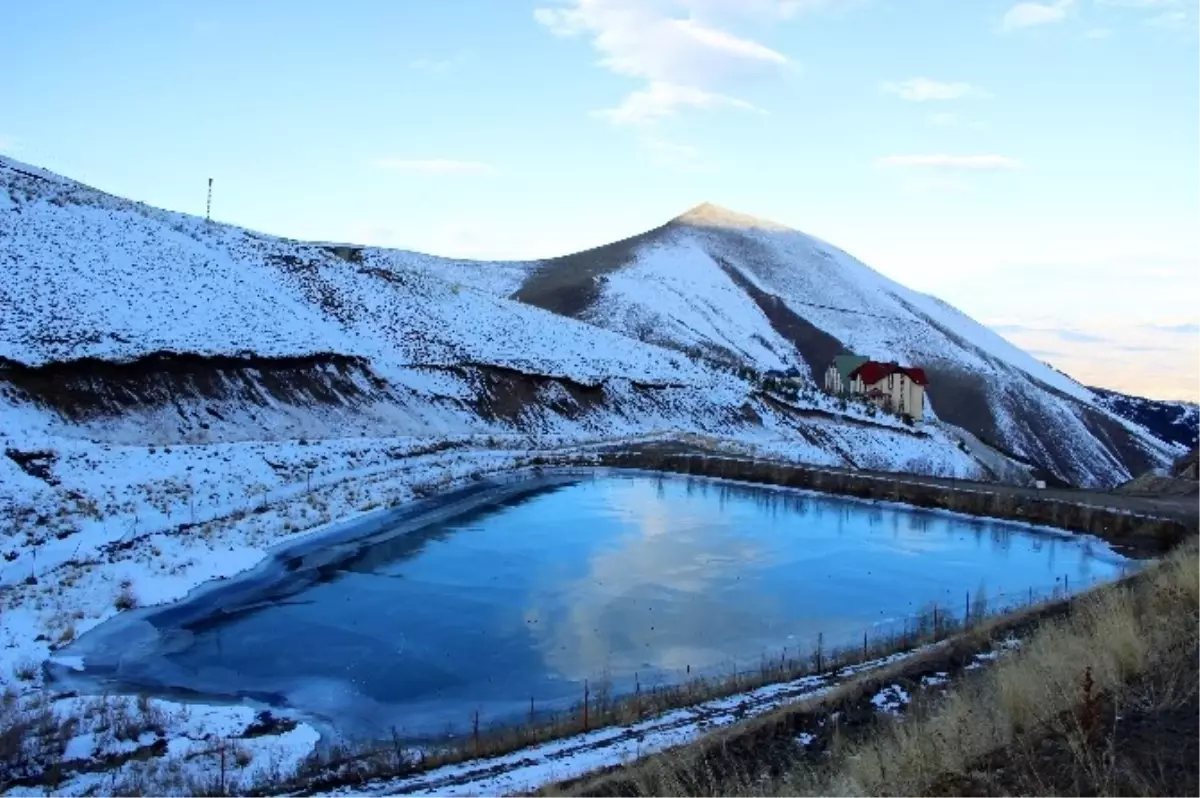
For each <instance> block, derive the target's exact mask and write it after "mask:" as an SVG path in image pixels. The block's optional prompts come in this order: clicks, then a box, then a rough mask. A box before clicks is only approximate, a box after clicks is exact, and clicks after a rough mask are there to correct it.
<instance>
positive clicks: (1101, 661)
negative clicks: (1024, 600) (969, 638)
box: [787, 544, 1200, 795]
mask: <svg viewBox="0 0 1200 798" xmlns="http://www.w3.org/2000/svg"><path fill="white" fill-rule="evenodd" d="M1198 604H1200V581H1198V577H1197V555H1196V547H1195V545H1194V544H1193V545H1190V546H1188V547H1187V548H1186V549H1185V550H1181V551H1179V552H1178V553H1176V554H1175V555H1173V556H1171V557H1170V558H1168V559H1167V560H1166V561H1165V562H1164V563H1162V564H1161V565H1160V566H1158V567H1156V568H1155V569H1154V571H1153V573H1152V574H1150V575H1148V578H1146V579H1143V580H1138V581H1134V582H1132V583H1126V584H1122V585H1118V586H1113V587H1112V588H1109V589H1104V590H1099V591H1095V592H1094V593H1093V594H1092V595H1090V596H1088V597H1086V598H1084V599H1081V600H1080V601H1078V602H1077V603H1076V607H1075V609H1074V611H1073V612H1072V613H1071V614H1070V615H1068V616H1065V617H1063V618H1060V619H1056V620H1054V621H1051V622H1048V623H1046V624H1044V625H1043V626H1042V627H1041V628H1039V629H1038V631H1037V632H1036V633H1035V634H1034V635H1033V636H1032V638H1031V639H1030V640H1029V641H1028V642H1027V643H1026V644H1025V645H1024V646H1023V647H1022V650H1021V651H1020V653H1019V655H1018V656H1015V657H1013V658H1011V659H1009V660H1006V661H1002V662H1000V663H999V664H998V665H997V666H996V667H995V668H993V669H991V670H989V671H987V672H985V673H984V674H982V675H981V676H980V677H979V678H976V679H972V680H968V681H967V682H966V683H965V684H964V685H962V686H961V687H960V688H959V689H957V690H955V691H953V692H952V693H950V694H949V696H947V698H946V699H945V700H944V701H942V702H940V703H939V704H937V705H935V706H933V707H930V708H929V709H928V711H927V712H926V713H924V716H923V717H918V718H914V720H915V721H916V722H912V721H910V722H908V723H900V724H889V725H887V726H886V727H885V728H884V729H883V730H882V731H881V733H880V734H879V735H878V736H877V737H875V738H874V739H871V740H869V741H868V742H866V743H864V744H862V745H860V746H855V747H854V748H853V749H852V750H851V751H849V752H848V753H847V755H846V756H845V758H844V761H843V763H842V765H841V767H840V768H839V769H837V770H836V771H835V774H834V775H833V776H832V778H829V779H828V780H825V781H824V783H822V780H818V781H817V783H816V784H815V785H811V786H816V787H817V788H818V789H817V790H816V792H818V793H829V792H836V793H839V794H841V793H845V794H864V795H878V794H882V793H885V792H887V793H893V794H896V793H898V794H902V795H916V794H922V793H924V792H926V791H928V790H929V788H930V787H931V785H933V784H934V782H935V781H936V780H937V779H939V778H941V777H943V775H944V774H953V773H963V772H965V771H967V770H969V768H970V766H971V765H972V763H973V762H975V761H976V760H978V759H979V758H981V757H983V756H985V755H986V754H988V753H990V752H992V751H994V750H997V749H1002V748H1007V747H1008V746H1010V745H1011V744H1013V743H1014V742H1015V741H1017V740H1018V738H1019V737H1021V736H1022V735H1023V734H1024V733H1026V732H1030V731H1034V730H1039V729H1047V730H1050V729H1053V730H1055V731H1058V732H1060V733H1062V734H1064V735H1066V737H1067V739H1068V740H1069V744H1070V745H1071V746H1072V747H1073V748H1074V750H1075V751H1076V752H1077V753H1078V755H1079V757H1080V765H1081V766H1082V767H1085V768H1090V769H1092V770H1093V771H1096V772H1098V768H1099V767H1100V766H1099V763H1098V761H1096V762H1093V761H1090V759H1092V758H1094V757H1091V756H1089V754H1095V755H1096V756H1099V755H1100V753H1099V749H1098V745H1101V744H1099V743H1098V742H1097V741H1094V740H1090V739H1088V735H1087V734H1086V733H1085V731H1086V730H1085V728H1084V726H1085V725H1092V724H1094V723H1095V722H1096V720H1097V719H1095V718H1081V717H1077V714H1078V713H1077V712H1076V710H1077V709H1079V708H1080V707H1089V708H1088V709H1086V712H1087V713H1093V714H1094V713H1095V712H1096V711H1097V710H1095V709H1094V708H1092V707H1094V706H1095V702H1096V697H1097V696H1100V695H1105V696H1111V697H1114V698H1118V699H1119V697H1122V696H1124V695H1125V694H1126V692H1127V690H1126V687H1127V686H1128V685H1130V684H1131V683H1135V682H1139V681H1141V680H1142V678H1143V677H1144V676H1146V675H1147V674H1149V673H1151V672H1154V671H1159V670H1165V671H1167V672H1169V671H1171V670H1174V669H1177V668H1178V667H1179V666H1180V665H1181V664H1187V663H1188V662H1191V663H1192V665H1193V668H1192V669H1193V670H1194V664H1195V659H1196V647H1197V607H1198ZM787 786H789V787H792V786H794V787H796V788H800V787H804V786H806V785H805V784H804V780H803V779H801V780H795V779H793V780H792V781H791V783H790V784H788V785H787ZM1097 786H1101V787H1102V786H1103V784H1098V785H1097ZM811 791H812V790H811V789H810V790H804V792H811ZM787 792H789V793H792V792H793V791H792V790H790V789H789V790H787Z"/></svg>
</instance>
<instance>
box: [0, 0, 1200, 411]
mask: <svg viewBox="0 0 1200 798" xmlns="http://www.w3.org/2000/svg"><path fill="white" fill-rule="evenodd" d="M3 20H4V27H5V28H6V35H5V36H4V37H3V43H2V44H0V97H2V98H3V99H2V101H0V152H4V153H5V154H8V155H10V156H12V157H14V158H18V159H20V160H23V161H26V162H29V163H33V164H36V165H38V166H42V167H45V168H48V169H51V170H53V171H56V172H60V173H62V174H65V175H67V176H69V177H72V178H75V179H77V180H81V181H83V182H85V183H88V184H90V185H93V186H96V187H98V188H101V189H103V190H105V191H109V192H111V193H114V194H118V195H122V196H126V197H130V198H132V199H136V200H140V201H143V202H147V203H149V204H152V205H156V206H159V207H164V208H169V209H172V210H179V211H186V212H191V213H197V214H203V213H204V209H205V194H206V188H207V180H208V178H210V177H211V178H213V180H214V195H213V217H214V218H216V219H219V220H221V221H225V222H229V223H233V224H237V225H241V226H245V227H250V228H253V229H257V230H262V231H264V232H268V233H274V234H279V235H284V236H289V237H293V238H300V239H317V240H338V241H353V242H358V243H366V244H378V245H386V246H395V247H401V248H405V249H414V250H419V251H424V252H432V253H435V254H439V255H451V256H459V257H479V258H534V257H544V256H550V255H559V254H565V253H567V252H571V251H577V250H580V249H584V248H587V247H591V246H596V245H599V244H602V243H606V242H609V241H612V240H615V239H619V238H624V237H627V236H630V235H633V234H636V233H638V232H641V231H643V230H646V229H649V228H652V227H655V226H657V225H659V224H661V223H663V222H664V221H666V220H668V219H670V218H672V217H674V216H676V215H679V214H680V213H682V212H684V211H685V210H687V209H688V208H690V207H692V206H694V205H696V204H698V203H700V202H705V201H708V202H714V203H717V204H719V205H723V206H725V207H729V208H732V209H734V210H737V211H740V212H742V213H749V214H753V215H756V216H761V217H764V218H766V219H770V220H773V221H776V222H780V223H783V224H787V225H790V226H792V227H794V228H796V229H799V230H803V231H804V232H806V233H809V234H811V235H815V236H818V237H820V238H823V239H825V240H826V241H829V242H830V243H833V244H835V245H837V246H838V247H840V248H842V249H844V250H846V251H847V252H849V253H850V254H852V255H854V256H856V257H858V258H860V259H861V260H863V261H864V262H866V263H867V264H868V265H870V266H872V267H874V268H875V269H877V270H879V271H881V272H883V273H884V274H886V275H887V276H889V277H891V278H893V279H895V280H898V281H900V282H901V283H904V284H906V285H908V286H910V287H912V288H915V289H918V290H922V291H927V292H930V293H933V294H935V295H937V296H939V297H941V298H943V299H945V300H947V301H948V302H950V303H952V304H954V305H956V306H957V307H959V308H961V309H962V310H964V311H965V312H967V313H968V314H970V315H971V316H973V317H974V318H976V319H978V320H979V321H981V322H983V323H985V324H988V325H989V326H992V327H993V328H994V329H996V330H997V331H999V332H1000V333H1001V334H1003V335H1004V336H1005V337H1007V338H1009V340H1012V341H1013V342H1014V343H1017V344H1018V345H1020V346H1022V347H1023V348H1026V349H1027V350H1029V351H1031V352H1032V353H1033V354H1035V355H1036V356H1038V357H1039V358H1041V359H1043V360H1046V361H1048V362H1050V363H1051V364H1052V365H1054V366H1056V367H1058V368H1060V369H1062V370H1064V371H1066V372H1068V373H1070V374H1071V375H1072V376H1074V377H1075V378H1077V379H1079V380H1081V381H1083V382H1085V383H1087V384H1095V385H1103V386H1106V387H1112V388H1116V389H1119V390H1126V391H1130V392H1134V393H1139V394H1142V395H1148V396H1154V397H1159V398H1182V399H1189V400H1192V401H1195V400H1196V399H1197V398H1198V394H1200V313H1198V311H1197V306H1198V305H1197V299H1198V294H1200V290H1198V289H1200V269H1198V268H1197V267H1198V266H1200V182H1198V180H1197V177H1198V175H1200V144H1198V143H1197V142H1200V57H1198V46H1197V45H1198V39H1200V36H1198V31H1200V0H1050V1H1049V2H1019V3H1013V2H1011V0H438V2H432V1H431V0H425V1H423V2H418V0H393V1H389V0H348V2H345V3H336V4H335V3H317V2H300V1H299V0H297V1H296V2H290V1H289V2H283V0H257V1H256V2H254V3H239V2H228V1H226V0H206V2H203V3H199V2H190V1H189V0H179V1H178V2H173V3H160V2H149V0H144V1H143V2H133V1H132V0H109V1H108V2H105V3H95V2H86V1H84V0H74V1H72V0H59V1H58V2H45V3H13V4H9V5H8V6H6V8H5V10H4V13H3Z"/></svg>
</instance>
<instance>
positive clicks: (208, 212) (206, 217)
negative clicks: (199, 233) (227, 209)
mask: <svg viewBox="0 0 1200 798" xmlns="http://www.w3.org/2000/svg"><path fill="white" fill-rule="evenodd" d="M204 221H206V222H211V221H212V178H211V177H210V178H209V179H208V206H207V207H206V208H205V209H204Z"/></svg>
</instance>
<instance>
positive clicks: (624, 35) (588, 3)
mask: <svg viewBox="0 0 1200 798" xmlns="http://www.w3.org/2000/svg"><path fill="white" fill-rule="evenodd" d="M848 1H849V0H565V2H564V3H563V4H562V5H560V6H557V7H543V8H538V9H535V11H534V19H535V20H537V22H538V23H540V24H541V25H543V26H544V27H545V28H546V29H547V30H549V31H550V32H551V33H552V34H554V35H556V36H565V37H576V36H579V37H586V38H588V39H589V40H590V42H591V46H592V47H593V49H595V50H596V52H597V53H599V55H600V65H601V66H603V67H604V68H605V69H608V70H609V71H611V72H614V73H616V74H618V75H624V76H627V77H631V78H638V79H641V80H644V81H646V82H647V84H648V85H647V86H646V87H645V88H643V89H640V90H638V91H635V92H633V93H632V94H631V95H630V96H629V97H627V98H626V99H625V100H624V101H623V102H622V103H621V104H620V105H618V106H617V107H616V108H613V109H609V110H607V111H603V112H600V115H601V116H604V117H605V118H607V119H609V120H611V121H614V122H618V123H622V124H629V123H634V122H644V121H649V120H653V119H658V118H662V117H664V116H670V115H673V114H675V113H677V112H678V111H679V110H681V109H685V108H690V109H701V110H712V109H717V108H731V109H741V110H748V109H750V108H752V107H753V106H751V105H750V104H749V103H746V102H745V101H743V100H739V99H737V98H736V97H733V96H730V95H729V93H728V90H727V89H726V88H725V87H728V86H731V85H734V84H738V83H741V82H744V81H748V80H756V79H762V78H778V77H781V76H783V75H786V74H790V73H793V72H794V71H795V70H796V69H797V67H796V64H795V63H794V62H793V61H792V59H790V58H789V57H788V56H786V55H784V54H783V53H781V52H779V51H778V50H775V49H773V48H771V47H769V46H767V45H765V44H763V43H761V42H758V41H755V40H754V39H750V38H746V37H744V36H741V35H738V34H737V33H734V32H733V31H732V30H730V29H729V27H728V25H727V24H726V23H728V22H729V21H731V20H733V19H735V18H745V17H759V18H764V17H765V18H768V19H774V20H779V19H786V18H789V17H791V16H794V15H795V14H796V13H798V12H799V11H801V10H804V9H806V8H810V7H819V6H824V5H830V4H834V3H845V2H848Z"/></svg>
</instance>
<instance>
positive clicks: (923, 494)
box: [596, 448, 1197, 558]
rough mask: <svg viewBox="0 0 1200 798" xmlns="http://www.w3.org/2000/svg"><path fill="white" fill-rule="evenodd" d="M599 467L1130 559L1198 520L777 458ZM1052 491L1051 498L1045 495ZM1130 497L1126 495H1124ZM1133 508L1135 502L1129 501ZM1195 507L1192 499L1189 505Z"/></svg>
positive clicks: (615, 460) (629, 456) (608, 458)
mask: <svg viewBox="0 0 1200 798" xmlns="http://www.w3.org/2000/svg"><path fill="white" fill-rule="evenodd" d="M596 462H598V463H599V464H600V465H603V466H606V467H609V468H616V469H636V470H642V471H655V472H662V473H674V474H686V475H690V476H702V477H715V478H719V479H728V480H731V481H734V482H741V483H746V484H767V485H776V486H779V487H784V488H800V489H803V490H811V491H816V492H819V493H826V494H833V495H838V496H850V497H856V498H861V499H871V500H884V501H890V502H898V503H901V504H905V505H909V506H912V507H917V508H921V509H938V510H948V511H951V512H955V513H960V514H964V515H970V516H976V517H983V518H993V519H997V520H1004V521H1017V522H1023V523H1028V524H1034V525H1037V526H1042V527H1053V528H1057V529H1062V530H1065V531H1067V532H1072V533H1084V534H1088V535H1092V536H1094V537H1096V538H1099V539H1101V540H1103V541H1105V542H1107V543H1109V544H1111V545H1112V546H1113V548H1114V549H1115V550H1117V551H1118V552H1120V553H1121V554H1124V555H1126V556H1129V557H1136V558H1153V557H1158V556H1160V555H1162V554H1165V553H1166V552H1168V551H1170V550H1171V549H1173V548H1175V547H1176V546H1177V545H1178V544H1180V543H1182V542H1183V541H1184V540H1186V539H1187V538H1188V537H1190V536H1192V535H1195V534H1196V532H1197V523H1196V521H1195V519H1194V518H1193V519H1190V520H1184V519H1183V518H1180V517H1166V516H1163V515H1155V514H1149V513H1137V512H1134V511H1132V510H1130V509H1128V507H1129V506H1130V504H1129V502H1128V501H1126V502H1122V503H1123V504H1125V507H1120V506H1106V504H1105V502H1104V501H1103V499H1104V498H1106V497H1110V496H1111V494H1103V493H1100V492H1095V491H1074V492H1073V493H1075V494H1076V497H1077V498H1078V501H1074V502H1073V501H1068V500H1066V499H1064V498H1060V497H1062V496H1063V494H1064V493H1066V492H1065V491H1062V490H1057V491H1053V492H1048V493H1047V496H1046V497H1045V498H1043V497H1041V496H1038V495H1036V493H1035V495H1032V496H1031V495H1029V490H1028V489H1020V488H1014V487H1013V486H1007V485H999V484H997V485H988V486H987V488H986V489H977V488H974V487H966V486H963V487H958V486H956V485H953V484H947V482H949V481H947V480H942V481H941V482H940V483H934V482H931V481H930V480H929V479H926V478H913V477H911V475H906V474H875V473H866V472H849V471H842V470H833V469H826V468H814V467H808V466H802V465H796V464H790V463H784V462H780V461H775V460H755V459H749V458H742V457H731V456H724V455H716V454H698V453H686V452H672V451H669V450H667V451H661V450H655V449H653V448H645V449H642V450H638V451H609V452H602V453H599V454H598V455H597V456H596ZM1050 496H1053V497H1054V498H1050ZM1122 498H1125V499H1129V498H1131V497H1122ZM1134 506H1136V505H1134ZM1193 506H1194V503H1193Z"/></svg>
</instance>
